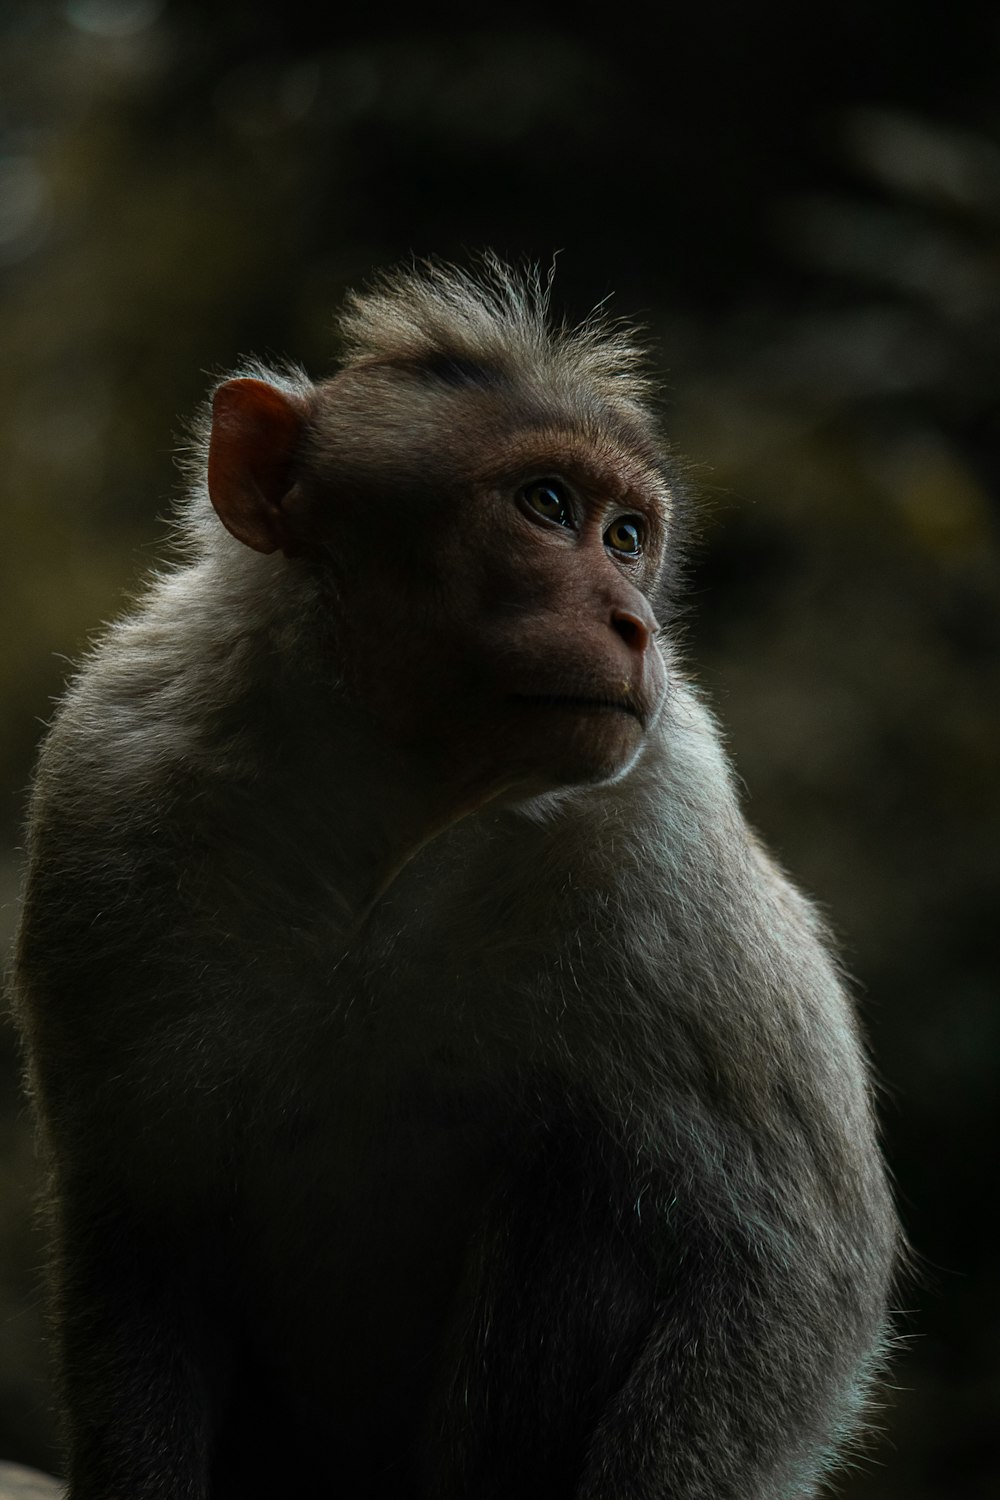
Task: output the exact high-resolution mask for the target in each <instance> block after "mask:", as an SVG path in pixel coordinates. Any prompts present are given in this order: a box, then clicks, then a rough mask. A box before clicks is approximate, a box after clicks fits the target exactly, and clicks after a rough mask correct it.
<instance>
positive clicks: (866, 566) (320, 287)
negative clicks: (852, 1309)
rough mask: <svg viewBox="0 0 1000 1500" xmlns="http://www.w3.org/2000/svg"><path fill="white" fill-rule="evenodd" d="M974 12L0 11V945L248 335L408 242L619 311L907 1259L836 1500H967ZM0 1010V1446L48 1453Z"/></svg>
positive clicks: (994, 1085)
mask: <svg viewBox="0 0 1000 1500" xmlns="http://www.w3.org/2000/svg"><path fill="white" fill-rule="evenodd" d="M998 61H1000V9H998V7H997V6H996V4H995V0H989V3H976V0H957V3H955V0H953V3H952V4H950V5H948V6H945V5H942V4H940V3H939V0H840V3H839V4H837V5H833V6H824V7H811V6H803V5H802V4H801V0H795V3H793V0H763V3H759V4H757V5H749V6H747V5H737V4H728V3H725V0H698V3H696V4H694V5H692V6H688V7H680V6H673V5H671V4H670V3H660V4H659V5H656V6H652V5H650V6H648V7H643V6H637V5H635V4H633V3H630V0H623V3H616V4H613V5H611V6H609V7H606V8H601V9H597V8H593V9H591V8H588V7H587V6H586V5H583V6H581V5H580V4H576V5H572V6H570V5H566V6H560V5H558V4H547V5H546V4H538V3H535V4H527V3H523V0H507V3H505V4H503V5H502V6H498V7H496V8H495V9H493V8H486V7H484V8H482V9H481V10H480V11H478V12H477V11H476V10H475V8H474V7H471V6H468V5H464V6H461V7H458V6H455V7H450V6H443V5H438V4H434V3H429V4H428V3H424V4H422V5H421V6H419V7H413V8H412V9H411V10H408V11H403V12H400V13H399V14H395V13H394V12H392V11H391V9H390V10H387V9H386V7H385V6H384V5H382V6H350V7H344V8H343V9H340V8H338V7H334V6H317V5H315V3H311V4H309V5H304V4H300V3H297V0H284V3H283V4H280V5H275V4H262V3H261V4H253V3H247V0H244V3H239V4H235V3H231V4H225V3H223V4H215V5H211V4H207V3H194V0H67V3H64V4H53V3H36V0H32V3H25V4H24V5H22V6H18V5H11V4H10V3H9V0H8V3H7V4H6V5H5V6H4V7H3V8H0V349H2V359H0V445H2V472H3V490H2V495H3V499H2V502H0V505H2V511H0V525H2V530H0V536H2V547H0V630H2V648H0V731H2V732H0V786H2V790H3V798H2V801H0V835H2V842H0V847H2V853H0V923H2V929H0V939H2V944H3V946H4V947H5V946H6V944H7V942H8V941H9V937H10V932H11V929H12V927H13V923H14V918H15V913H16V890H17V882H18V872H19V858H20V856H19V851H18V840H19V831H18V830H19V824H20V820H21V818H22V815H23V808H24V788H25V785H26V782H27V779H28V776H29V772H30V766H31V761H32V756H33V751H34V747H35V744H36V742H37V740H38V737H39V734H40V731H41V722H42V720H44V718H45V717H46V715H47V713H48V711H49V705H50V702H51V699H52V696H53V695H54V694H55V693H57V692H58V690H59V687H60V684H61V682H62V681H63V679H64V675H65V673H66V670H67V659H72V658H73V657H74V656H75V655H78V654H79V652H80V650H81V648H82V646H83V644H84V643H85V641H86V639H87V636H88V633H89V632H91V631H93V629H94V628H95V627H96V626H97V625H98V623H99V622H100V621H101V620H102V619H105V618H106V617H107V616H108V615H109V614H111V613H113V612H114V611H115V610H116V609H118V608H119V607H120V605H121V602H122V600H123V597H124V596H125V594H126V593H127V591H128V590H129V589H131V588H134V587H135V585H136V583H137V581H138V580H139V578H140V577H141V575H142V574H143V572H144V571H145V570H146V569H147V568H148V567H149V566H151V565H152V563H153V561H154V560H155V558H156V556H157V553H158V551H159V550H160V549H161V548H162V545H163V538H164V536H165V533H166V530H167V527H166V524H165V521H164V517H165V516H166V515H167V514H168V512H169V504H170V498H171V496H172V494H173V493H175V489H176V484H177V479H176V473H175V469H174V463H173V449H174V446H175V443H176V436H175V435H176V433H177V432H178V431H179V430H180V429H181V424H182V421H183V419H184V417H185V416H186V415H187V414H189V413H190V412H191V411H192V410H193V409H194V408H195V407H196V405H197V403H198V402H199V401H200V400H201V399H202V397H203V395H204V393H205V391H206V388H207V386H208V384H209V379H210V375H211V374H212V373H215V372H218V371H221V370H224V369H226V368H227V367H229V366H231V365H232V364H233V363H234V362H235V361H236V360H237V359H238V357H239V356H240V355H241V354H245V353H248V352H256V353H258V354H262V355H265V356H267V355H270V354H275V355H278V356H280V355H284V354H287V355H292V356H294V357H296V358H298V359H300V360H301V361H303V362H304V363H305V365H306V366H307V367H308V368H309V369H310V371H311V372H312V373H314V374H319V375H321V374H323V373H325V372H326V371H328V370H329V369H330V367H331V362H332V360H333V358H334V356H335V345H334V341H333V336H332V332H331V315H332V311H333V309H334V308H335V306H336V304H337V303H338V301H339V299H340V297H341V295H342V292H343V290H344V288H345V287H346V286H348V285H351V284H356V283H358V282H359V281H361V280H363V279H364V278H365V277H366V276H367V275H368V273H369V272H370V271H371V270H372V269H373V268H375V267H379V266H384V265H387V264H390V263H392V262H394V261H397V260H398V259H400V258H403V257H407V256H409V255H411V254H414V253H415V254H417V255H424V254H428V253H433V254H437V255H443V256H445V257H449V258H457V259H461V258H463V257H466V256H467V255H468V254H469V253H470V252H472V251H474V250H476V249H479V248H482V247H485V246H492V247H494V248H495V249H496V250H498V251H500V252H501V253H502V254H504V255H508V256H513V257H529V258H531V259H533V260H539V261H541V262H542V263H543V265H545V266H547V265H548V264H549V262H550V261H551V258H552V255H553V253H554V252H555V251H559V252H560V254H559V257H558V273H557V283H556V285H557V293H556V300H557V304H558V307H559V309H560V310H561V311H565V312H566V313H567V314H568V315H570V316H577V315H579V314H582V313H584V312H586V311H587V310H588V309H589V308H590V307H591V306H592V305H593V304H594V303H596V302H598V301H599V300H601V299H603V298H604V297H606V296H607V295H608V294H613V304H612V305H613V307H614V308H615V309H616V310H618V311H621V312H623V313H627V314H630V315H637V316H638V317H639V318H640V319H641V320H642V321H643V322H644V323H645V324H646V325H647V326H648V329H649V333H650V337H651V340H652V343H653V348H654V360H655V364H656V366H657V369H658V371H659V372H660V373H661V374H662V376H663V379H664V381H665V383H666V388H667V391H668V402H667V410H666V420H667V424H668V427H669V430H670V432H671V433H672V435H673V437H674V438H675V440H676V442H677V443H678V445H679V446H680V447H681V448H682V449H683V450H684V451H685V452H686V453H687V454H688V455H690V456H691V458H692V459H693V460H694V462H695V464H696V466H697V472H698V474H699V475H700V480H701V488H702V491H703V502H702V506H701V521H700V532H701V540H700V544H699V546H698V548H697V549H696V551H695V554H694V558H693V562H692V570H691V584H692V594H691V597H692V611H691V615H690V618H689V620H688V621H687V623H686V625H685V630H686V633H687V640H688V651H689V656H690V659H691V662H692V665H693V666H694V668H695V670H696V671H697V673H698V675H699V677H700V679H701V680H702V682H703V683H704V684H705V685H706V687H707V688H708V690H709V692H710V694H711V696H712V698H713V700H714V702H715V704H716V707H717V709H718V711H719V713H720V714H721V716H722V718H723V720H724V722H725V724H726V725H727V727H728V733H729V739H730V744H731V747H732V750H733V754H734V756H735V759H736V763H737V766H738V769H739V771H740V773H741V776H742V777H743V779H744V781H745V783H746V786H747V798H748V807H749V812H750V816H751V818H752V820H753V821H754V822H755V823H756V824H757V825H758V826H759V827H760V828H761V830H762V831H763V832H764V834H765V835H766V837H767V838H768V839H769V840H770V842H771V844H772V845H773V846H774V847H775V848H776V849H777V851H778V853H779V855H780V857H781V858H782V860H783V861H784V862H785V863H786V864H787V865H788V866H789V867H790V868H791V870H792V871H793V872H795V874H796V875H797V876H798V877H799V878H800V879H801V881H802V882H803V883H804V884H805V886H806V887H807V888H808V889H809V890H811V891H812V892H813V893H814V894H815V895H816V896H817V898H818V899H819V900H820V902H821V903H822V904H823V906H824V907H825V909H826V910H827V911H828V913H829V915H830V918H831V920H832V922H833V924H834V926H835V928H836V929H837V931H838V932H839V933H840V934H841V937H842V939H843V941H844V944H845V947H846V952H847V961H848V964H849V966H850V969H851V971H852V973H853V974H854V976H855V977H856V983H857V989H858V992H859V995H860V998H861V1003H862V1006H863V1014H864V1021H865V1026H866V1028H867V1031H868V1034H869V1036H870V1038H871V1042H872V1047H873V1050H874V1053H875V1055H876V1057H877V1060H878V1066H879V1070H880V1073H881V1076H882V1078H883V1080H884V1085H885V1086H884V1091H883V1095H882V1118H883V1121H884V1133H885V1140H886V1145H887V1150H888V1154H889V1156H890V1158H891V1161H892V1163H893V1168H894V1171H895V1174H896V1178H897V1181H898V1185H899V1196H900V1200H901V1203H902V1208H903V1213H904V1216H905V1219H906V1222H907V1226H908V1229H909V1233H910V1235H911V1238H912V1241H913V1243H914V1245H915V1247H916V1249H917V1251H918V1252H919V1255H920V1257H921V1268H920V1272H919V1275H918V1277H917V1278H916V1279H915V1280H914V1281H912V1282H911V1283H909V1284H907V1285H906V1286H905V1287H904V1288H903V1289H902V1291H901V1294H900V1299H901V1307H902V1308H903V1309H904V1310H905V1317H904V1318H903V1320H902V1325H901V1326H902V1329H903V1331H904V1333H905V1334H906V1335H907V1336H908V1337H907V1345H906V1347H905V1349H904V1352H903V1354H902V1357H901V1358H900V1360H899V1362H898V1364H897V1367H896V1372H895V1379H894V1382H893V1387H894V1388H892V1389H890V1390H889V1391H887V1392H886V1406H885V1410H884V1412H883V1414H882V1419H881V1421H882V1427H883V1429H884V1435H883V1437H882V1439H881V1440H880V1441H879V1442H877V1443H876V1444H874V1445H873V1447H872V1450H871V1452H870V1454H869V1456H868V1457H867V1459H866V1460H865V1461H864V1462H863V1463H862V1464H861V1465H860V1466H859V1468H858V1469H857V1471H856V1472H854V1473H853V1474H852V1475H850V1476H849V1477H848V1480H847V1482H846V1485H845V1487H844V1491H843V1493H844V1494H845V1495H846V1496H848V1497H850V1500H904V1497H905V1500H930V1497H932V1496H933V1497H942V1500H944V1497H947V1500H972V1497H983V1500H986V1497H990V1500H995V1497H996V1496H997V1495H998V1494H1000V1251H998V1243H1000V1242H998V1238H997V1231H996V1228H995V1225H994V1223H993V1216H994V1212H995V1205H996V1199H997V1167H996V1162H997V1146H998V1139H997V1131H996V1121H997V1114H998V1110H997V1092H998V1075H1000V1070H998V1066H997V1062H998V1058H1000V1004H998V997H997V978H998V974H1000V963H998V956H1000V955H998V946H1000V944H998V911H997V903H996V895H997V875H998V873H1000V854H998V841H1000V775H998V771H1000V765H998V754H997V741H998V732H1000V546H998V507H997V480H998V477H1000V473H998V471H1000V445H998V437H1000V421H998V412H1000V407H998V396H1000V340H998V336H997V335H998V329H1000V88H998V84H1000V68H998ZM35 1186H36V1165H35V1161H34V1157H33V1153H32V1146H31V1140H30V1134H29V1129H28V1122H27V1120H26V1118H25V1111H24V1108H23V1105H22V1104H21V1103H20V1101H19V1097H18V1087H17V1063H16V1055H15V1050H14V1045H13V1038H12V1035H11V1034H10V1032H9V1030H4V1031H3V1032H2V1039H0V1457H6V1458H8V1459H19V1460H21V1461H23V1462H30V1463H37V1464H40V1465H43V1466H44V1465H51V1464H53V1463H54V1462H55V1461H56V1460H55V1457H54V1453H53V1448H52V1424H51V1417H50V1411H49V1394H48V1385H47V1370H46V1353H45V1345H44V1334H43V1323H42V1318H41V1313H40V1291H39V1267H40V1263H41V1259H42V1249H41V1245H40V1240H39V1238H38V1236H37V1234H36V1233H35V1230H34V1228H33V1222H32V1200H33V1194H34V1191H35Z"/></svg>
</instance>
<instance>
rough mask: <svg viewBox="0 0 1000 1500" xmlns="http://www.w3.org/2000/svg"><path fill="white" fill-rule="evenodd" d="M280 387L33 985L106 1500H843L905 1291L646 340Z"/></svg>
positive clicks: (394, 341) (851, 1017) (49, 1131)
mask: <svg viewBox="0 0 1000 1500" xmlns="http://www.w3.org/2000/svg"><path fill="white" fill-rule="evenodd" d="M340 335H341V341H342V348H343V353H342V357H341V359H340V362H339V363H338V365H337V366H336V367H335V369H334V372H333V373H332V374H331V375H329V376H328V377H326V378H324V379H321V380H318V381H313V380H312V379H310V378H309V377H308V376H307V375H306V374H305V372H304V371H303V370H301V369H300V368H299V367H297V366H294V365H288V366H286V367H282V368H279V369H270V368H268V367H266V366H264V365H258V364H255V363H250V364H247V365H245V366H243V367H241V369H240V370H239V371H238V372H237V373H236V374H233V375H230V376H228V377H227V378H225V379H223V380H221V381H220V382H219V384H218V385H217V386H216V388H215V390H214V393H213V395H212V398H211V404H210V408H209V409H208V410H207V412H206V414H205V416H204V418H203V420H202V422H201V425H200V426H199V428H198V430H197V433H196V435H195V440H194V442H193V445H192V453H191V456H190V464H191V469H192V482H191V484H190V486H189V487H188V490H187V492H186V494H185V497H184V498H183V499H182V500H181V502H180V507H181V509H180V519H179V535H178V552H177V554H176V556H175V557H174V558H173V560H172V561H171V562H170V563H169V564H168V565H167V566H166V567H165V568H164V569H163V570H162V571H160V572H159V573H158V574H157V575H155V576H154V577H153V578H152V579H151V580H150V581H149V583H148V585H147V586H146V588H145V592H144V593H143V594H142V596H141V597H140V599H139V601H138V603H137V604H135V605H134V606H133V608H132V609H131V611H130V612H129V613H128V614H127V615H126V616H125V617H124V618H122V619H119V620H118V621H117V622H116V623H114V624H112V625H111V626H110V627H108V628H107V629H106V632H105V634H104V635H103V637H102V638H101V639H100V640H99V642H98V644H97V645H96V647H94V648H92V650H91V652H90V655H89V657H88V658H87V660H86V661H85V662H84V664H83V666H82V668H80V670H79V671H78V672H77V674H76V676H75V677H74V678H73V680H72V681H71V683H70V685H69V687H68V689H67V690H66V693H65V696H64V697H63V699H62V701H61V704H60V705H59V707H58V710H57V712H56V713H55V716H54V720H53V722H52V723H51V725H50V726H49V730H48V734H47V738H46V741H45V743H44V746H43V749H42V752H41V755H40V760H39V764H38V767H37V773H36V776H35V780H34V788H33V793H32V798H31V804H30V809H29V814H28V829H27V853H28V859H27V878H26V885H25V893H24V899H23V905H22V912H21V919H20V927H19V934H18V938H17V943H16V957H15V964H14V994H15V1007H16V1013H17V1016H18V1018H19V1024H20V1028H21V1031H22V1034H23V1038H24V1045H25V1049H26V1055H27V1076H28V1086H29V1089H30V1094H31V1098H32V1100H33V1104H34V1109H35V1111H36V1114H37V1120H38V1128H39V1136H40V1141H41V1145H42V1151H43V1155H44V1160H45V1162H46V1163H47V1173H48V1188H47V1193H46V1201H47V1204H48V1215H49V1219H50V1226H51V1227H50V1234H51V1244H52V1320H53V1328H54V1337H55V1343H56V1348H57V1358H58V1365H59V1391H60V1403H61V1408H62V1410H63V1412H64V1414H65V1433H66V1473H67V1482H68V1496H69V1500H228V1497H237V1496H238V1497H240V1500H253V1497H257V1496H261V1497H263V1496H265V1495H266V1496H271V1495H274V1494H276V1493H282V1494H289V1495H291V1494H303V1495H305V1494H308V1495H310V1496H329V1497H330V1500H334V1497H340V1496H351V1497H352V1500H354V1497H365V1500H382V1497H389V1496H392V1497H394V1500H399V1497H406V1500H460V1497H461V1500H472V1497H475V1500H513V1497H517V1500H533V1497H537V1500H543V1497H544V1500H803V1497H808V1496H813V1495H815V1494H816V1493H817V1492H818V1487H819V1486H820V1485H821V1484H823V1483H825V1482H826V1479H827V1478H828V1476H829V1475H830V1474H831V1473H832V1472H833V1470H834V1469H835V1466H836V1463H837V1459H838V1455H839V1454H840V1453H842V1452H843V1451H844V1446H845V1444H847V1443H849V1442H850V1441H851V1439H852V1436H853V1435H855V1434H857V1433H858V1432H859V1431H860V1430H861V1428H862V1426H863V1424H864V1414H865V1411H866V1409H867V1406H868V1403H869V1393H870V1391H871V1389H872V1383H873V1381H874V1380H875V1378H876V1377H877V1374H878V1372H879V1370H880V1369H881V1367H882V1364H883V1361H884V1359H885V1351H886V1349H887V1348H888V1344H889V1338H890V1335H889V1331H888V1330H889V1318H888V1312H887V1308H888V1302H889V1297H890V1294H891V1286H892V1281H893V1276H894V1267H895V1264H896V1261H897V1257H898V1246H899V1243H900V1235H899V1230H898V1228H897V1221H896V1216H895V1213H894V1209H893V1206H892V1200H891V1193H890V1189H889V1187H888V1185H887V1174H886V1170H885V1167H884V1165H883V1161H882V1155H881V1151H880V1147H879V1144H878V1139H877V1131H876V1126H875V1123H874V1112H873V1102H872V1083H871V1079H870V1072H869V1066H868V1063H867V1060H866V1054H865V1048H864V1045H863V1043H862V1041H861V1038H860V1033H859V1026H858V1022H857V1020H856V1017H855V1010H854V1005H853V1001H852V1000H851V998H850V997H849V996H848V994H847V991H846V989H845V984H844V981H843V978H842V975H841V971H840V967H839V964H838V961H837V958H836V956H835V954H834V949H833V945H832V942H831V939H830V937H829V935H828V933H827V930H826V927H825V924H824V922H823V921H822V920H821V918H820V917H819V915H818V914H817V911H816V910H815V909H814V907H813V906H812V904H811V903H810V901H809V900H808V899H807V898H806V897H805V896H804V895H803V894H802V893H801V892H800V891H799V890H798V888H797V887H796V886H795V885H794V884H793V883H792V882H791V881H790V880H789V879H788V878H787V877H786V876H785V874H784V873H783V872H782V870H781V869H780V868H779V867H778V865H777V863H776V862H775V861H774V860H773V859H772V857H771V856H770V854H769V853H768V852H767V851H766V850H765V848H764V846H763V844H762V843H761V841H760V840H759V839H758V837H757V836H756V835H755V834H754V833H753V832H752V831H751V829H750V827H749V826H748V824H747V822H746V820H745V818H744V815H743V812H742V810H741V807H740V803H739V799H738V797H737V793H736V790H735V786H734V776H733V772H732V769H731V767H730V764H729V760H728V757H727V754H726V751H725V749H724V746H723V742H722V737H721V734H720V731H719V729H718V727H717V725H716V723H715V721H714V719H713V717H712V714H711V712H710V710H709V708H708V707H707V705H706V703H705V701H704V699H703V697H702V694H701V693H700V691H699V690H698V688H697V687H696V685H695V684H694V682H693V680H692V678H691V675H690V673H689V672H688V671H687V669H686V667H685V665H684V662H683V660H682V649H681V645H680V642H679V632H678V631H677V630H676V629H675V628H674V627H673V622H674V621H675V619H676V613H677V611H676V603H677V599H678V597H679V595H680V591H681V580H682V577H683V568H682V567H681V566H679V560H680V559H682V557H683V546H684V538H685V534H686V527H687V526H688V524H689V523H688V521H687V520H686V517H688V516H689V515H690V512H691V496H690V492H691V489H692V486H691V484H690V482H689V480H688V479H687V477H686V471H685V467H684V464H683V462H682V461H681V460H680V459H679V458H678V457H677V455H676V454H675V453H674V450H673V447H672V445H671V444H670V443H669V441H668V440H667V438H666V437H665V436H664V434H663V431H662V421H661V418H660V416H659V414H658V412H657V408H656V399H655V389H654V387H653V384H652V381H651V378H650V376H649V374H648V356H647V355H646V354H645V350H644V344H643V340H642V338H641V336H639V335H638V334H636V333H635V332H634V331H632V330H630V329H629V328H628V327H627V326H624V325H620V324H617V323H612V322H609V321H608V320H607V319H606V318H605V317H604V316H603V315H594V316H592V317H591V318H589V319H587V320H586V321H585V322H583V323H582V324H580V325H578V326H573V325H570V324H567V323H559V322H557V321H556V320H555V319H554V318H553V316H552V313H551V304H550V289H549V287H548V286H547V285H545V284H543V282H542V280H541V278H539V277H538V276H537V274H534V273H532V272H530V271H523V270H519V269H516V268H515V269H512V268H510V267H507V266H506V265H504V264H503V263H502V262H500V261H499V260H497V259H491V258H488V259H486V260H485V261H484V262H483V263H482V264H477V265H474V266H472V267H471V268H456V267H452V266H449V265H446V264H442V263H438V262H431V263H428V264H427V265H426V266H424V265H414V266H411V267H406V268H403V269H401V270H396V271H391V272H386V273H383V274H382V275H381V276H379V277H377V278H376V279H375V280H374V281H373V282H372V283H371V284H370V285H369V286H368V288H367V289H365V290H363V291H359V292H353V293H350V294H349V295H348V296H347V299H346V302H345V304H344V307H343V311H342V314H341V321H340Z"/></svg>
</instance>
